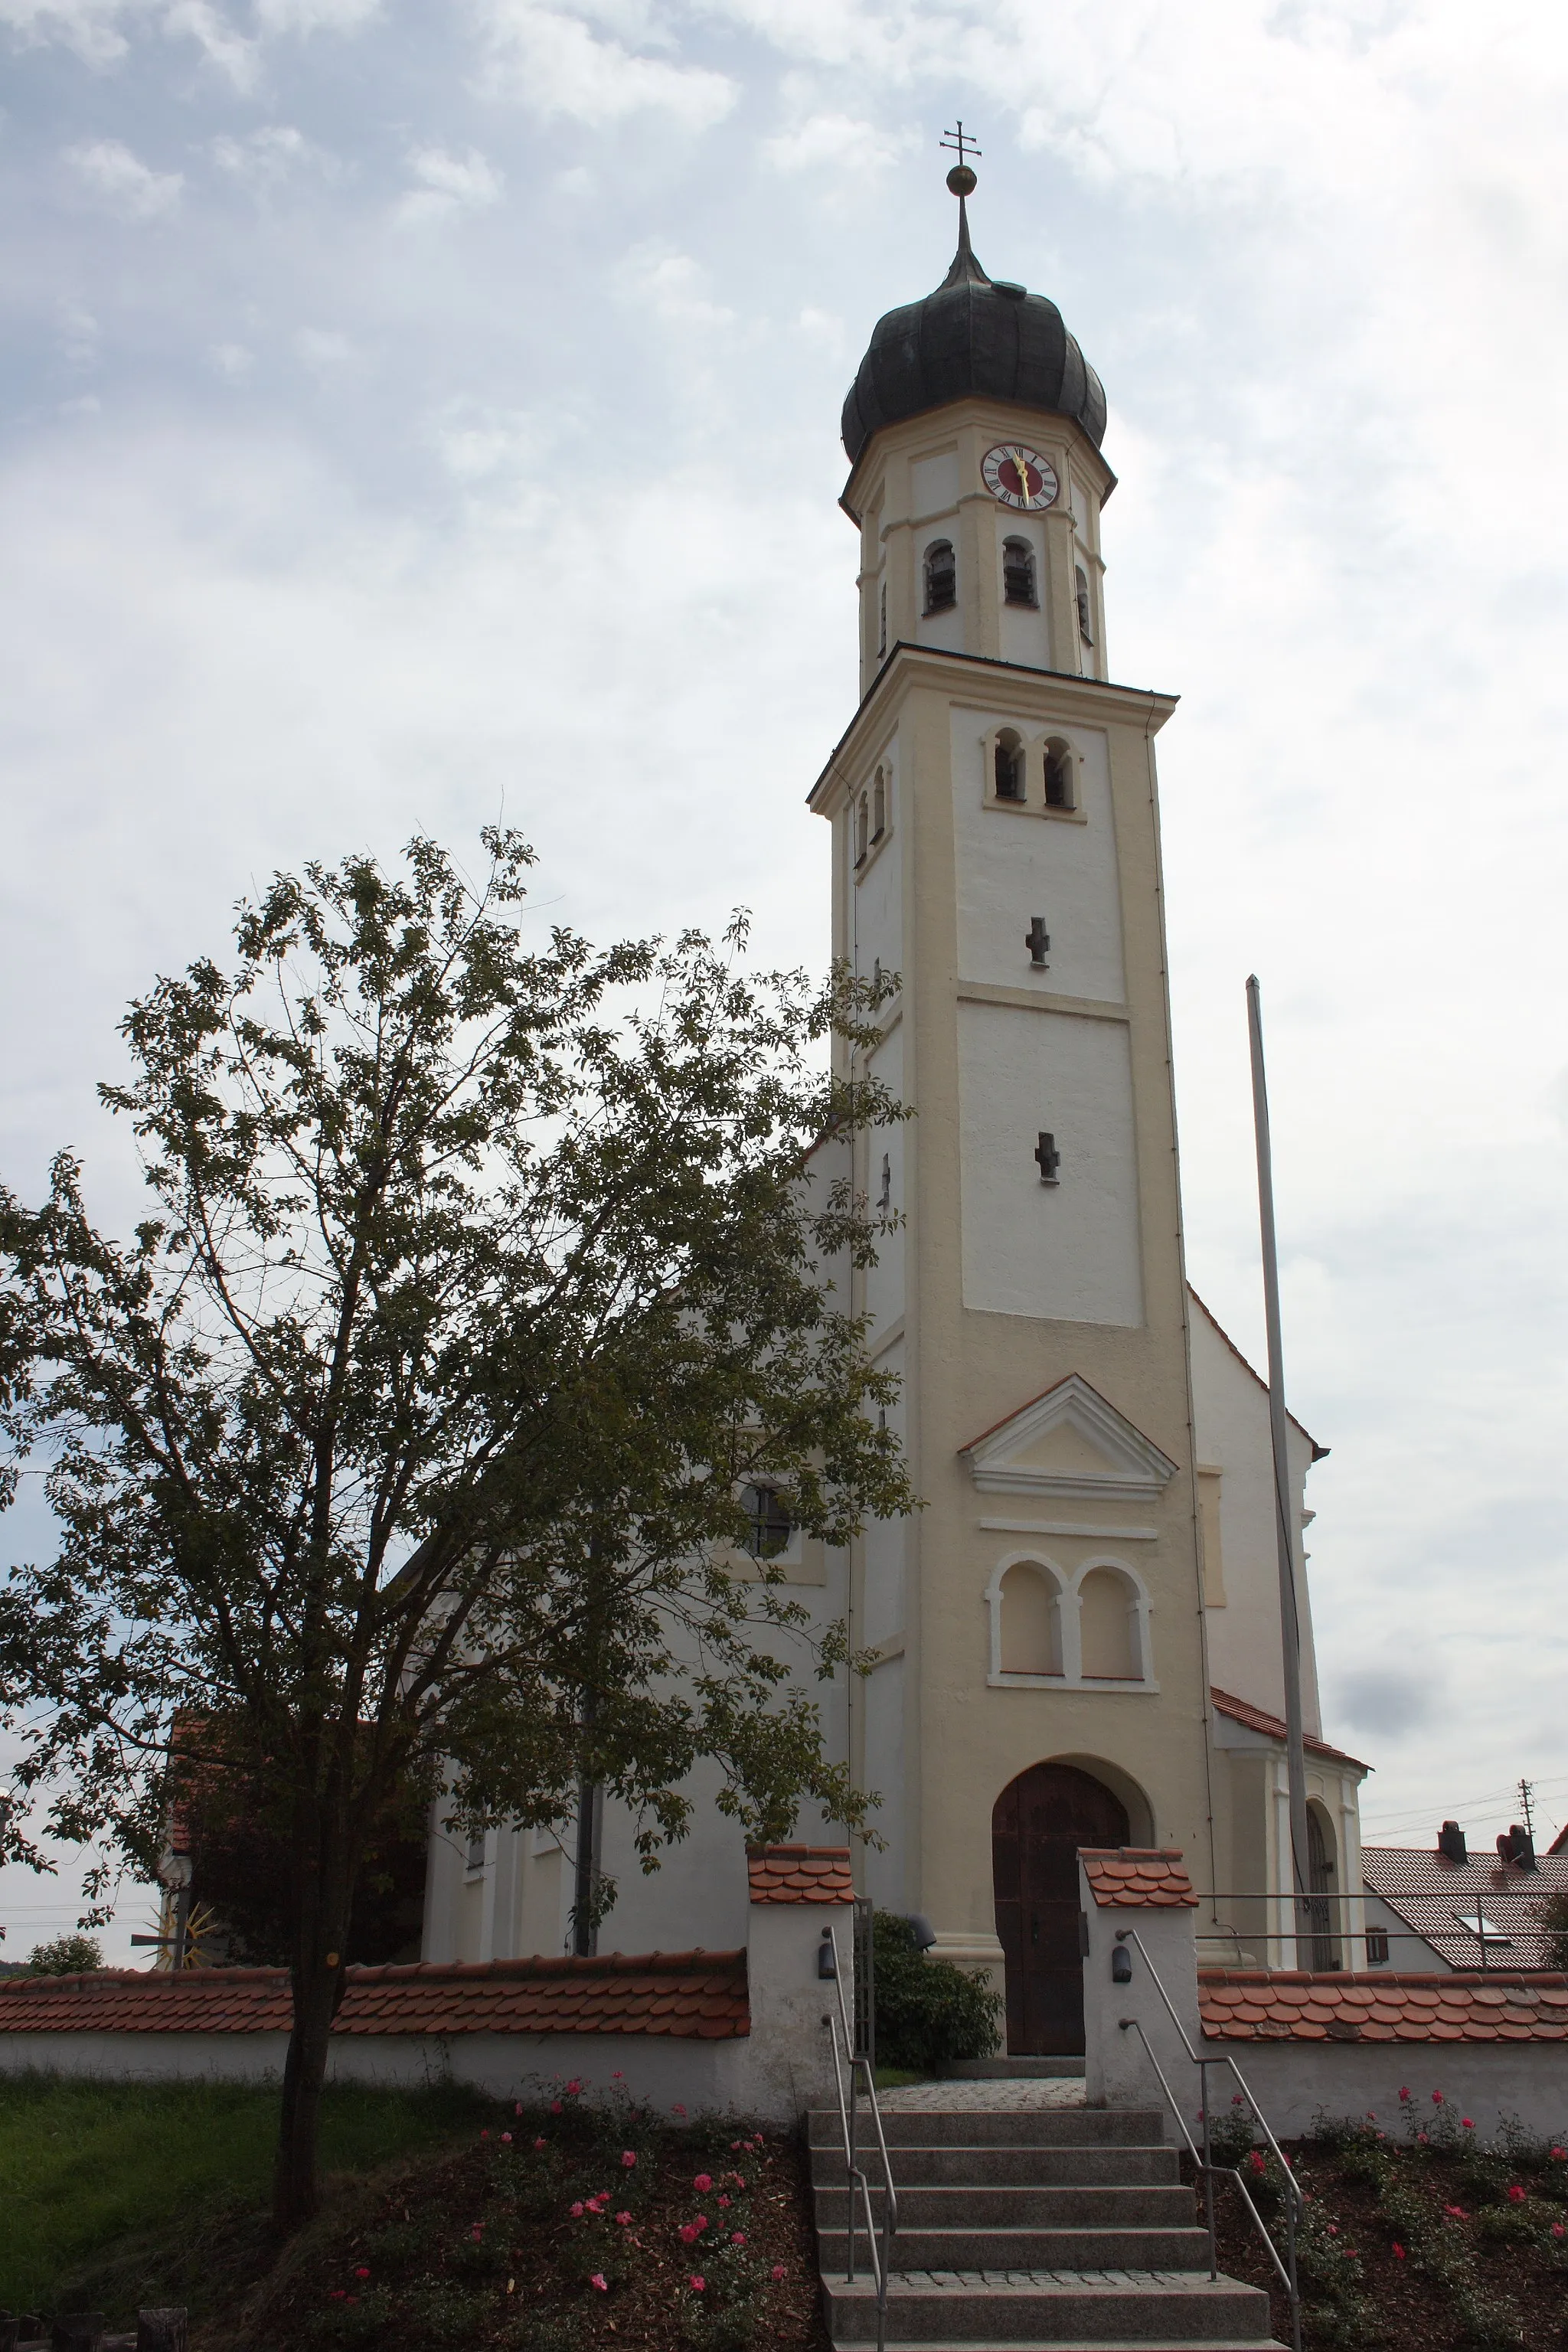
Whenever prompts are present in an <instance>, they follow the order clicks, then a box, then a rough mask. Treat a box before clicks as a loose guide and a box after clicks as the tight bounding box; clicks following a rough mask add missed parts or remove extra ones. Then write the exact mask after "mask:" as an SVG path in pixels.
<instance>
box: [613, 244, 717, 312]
mask: <svg viewBox="0 0 1568 2352" xmlns="http://www.w3.org/2000/svg"><path fill="white" fill-rule="evenodd" d="M616 282H617V284H618V286H619V289H620V291H621V293H622V294H623V295H624V296H625V297H626V298H627V299H629V300H631V301H634V302H639V303H642V304H644V305H645V306H646V307H647V309H648V310H651V311H652V312H653V313H654V316H655V317H656V318H658V319H659V320H663V321H664V322H665V323H666V324H667V325H670V326H679V327H721V326H728V325H729V324H730V323H731V320H733V319H734V316H735V313H734V312H733V310H726V309H725V308H724V306H723V304H722V303H720V302H714V301H712V300H710V298H709V295H708V290H707V289H708V273H707V271H706V270H705V269H704V268H703V267H702V265H701V264H700V262H697V261H694V260H693V259H692V257H691V256H690V255H689V253H671V252H670V251H668V248H667V247H662V246H658V245H639V246H636V247H633V249H632V251H631V252H630V253H628V254H627V255H626V258H625V259H624V261H623V262H622V264H621V266H620V268H619V270H618V271H617V272H616Z"/></svg>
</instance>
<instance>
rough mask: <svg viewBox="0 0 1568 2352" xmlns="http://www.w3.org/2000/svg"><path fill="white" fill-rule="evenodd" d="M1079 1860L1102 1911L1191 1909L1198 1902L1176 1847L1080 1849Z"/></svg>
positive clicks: (1178, 1849)
mask: <svg viewBox="0 0 1568 2352" xmlns="http://www.w3.org/2000/svg"><path fill="white" fill-rule="evenodd" d="M1079 1861H1080V1862H1081V1863H1082V1864H1083V1871H1084V1876H1085V1877H1086V1878H1087V1879H1088V1881H1089V1892H1090V1894H1091V1895H1093V1896H1094V1899H1095V1901H1096V1903H1097V1904H1098V1905H1099V1906H1100V1909H1101V1910H1104V1911H1173V1910H1190V1909H1192V1908H1193V1906H1194V1905H1195V1904H1196V1902H1197V1899H1198V1898H1197V1896H1196V1895H1194V1893H1193V1883H1192V1880H1191V1879H1190V1878H1189V1877H1188V1876H1187V1873H1186V1866H1185V1864H1184V1862H1183V1859H1182V1853H1181V1848H1180V1847H1179V1846H1169V1845H1165V1846H1140V1845H1120V1846H1104V1847H1100V1846H1081V1847H1080V1848H1079Z"/></svg>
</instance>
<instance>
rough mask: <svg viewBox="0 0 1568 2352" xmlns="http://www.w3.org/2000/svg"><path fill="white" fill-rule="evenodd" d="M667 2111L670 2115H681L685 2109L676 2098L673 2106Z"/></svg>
mask: <svg viewBox="0 0 1568 2352" xmlns="http://www.w3.org/2000/svg"><path fill="white" fill-rule="evenodd" d="M669 2112H670V2114H671V2115H672V2116H683V2115H684V2114H685V2113H686V2109H685V2108H684V2107H683V2106H682V2105H681V2104H680V2101H679V2099H677V2101H676V2103H675V2105H674V2106H672V2107H671V2109H670V2111H669Z"/></svg>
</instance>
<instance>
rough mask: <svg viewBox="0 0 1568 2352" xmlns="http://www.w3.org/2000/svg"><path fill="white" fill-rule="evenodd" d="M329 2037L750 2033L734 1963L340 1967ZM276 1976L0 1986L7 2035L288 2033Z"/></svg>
mask: <svg viewBox="0 0 1568 2352" xmlns="http://www.w3.org/2000/svg"><path fill="white" fill-rule="evenodd" d="M346 1977H347V1983H346V1985H345V1988H344V1992H343V1999H342V2007H341V2008H340V2009H339V2011H338V2013H337V2016H336V2017H335V2018H334V2020H333V2021H332V2031H333V2032H334V2033H418V2034H425V2033H431V2034H435V2033H439V2034H453V2033H617V2034H620V2033H646V2034H659V2035H663V2036H666V2037H667V2038H669V2039H672V2040H676V2041H688V2042H723V2041H731V2040H734V2039H737V2038H739V2037H740V2036H742V2035H743V2034H747V2033H749V2032H751V2030H752V2022H751V2009H750V2004H749V2000H748V1997H747V1987H746V1955H745V1953H744V1952H649V1953H641V1954H633V1955H629V1956H628V1955H627V1954H626V1953H623V1952H608V1953H604V1954H601V1955H600V1956H598V1957H597V1958H593V1959H575V1958H549V1959H518V1960H486V1961H476V1962H464V1961H449V1962H448V1961H442V1962H434V1961H420V1962H414V1963H411V1964H410V1965H407V1966H393V1967H386V1968H351V1969H348V1970H347V1971H346ZM292 2016H293V2004H292V2001H291V2000H290V1998H289V1977H288V1972H287V1970H286V1969H182V1970H181V1971H180V1973H179V1974H178V1975H177V1976H172V1975H169V1974H166V1973H158V1972H156V1971H153V1970H142V1969H100V1970H97V1971H96V1972H95V1973H94V1974H92V1975H91V1976H78V1977H12V1978H10V1979H7V1980H6V1981H5V1983H4V1984H0V2032H4V2033H286V2032H288V2031H289V2024H290V2022H291V2021H292Z"/></svg>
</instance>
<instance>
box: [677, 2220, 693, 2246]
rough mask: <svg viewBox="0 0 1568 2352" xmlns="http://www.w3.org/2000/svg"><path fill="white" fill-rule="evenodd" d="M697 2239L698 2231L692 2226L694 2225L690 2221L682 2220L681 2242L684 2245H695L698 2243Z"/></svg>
mask: <svg viewBox="0 0 1568 2352" xmlns="http://www.w3.org/2000/svg"><path fill="white" fill-rule="evenodd" d="M696 2240H697V2232H696V2231H695V2230H694V2229H693V2228H692V2226H691V2224H690V2222H689V2221H682V2223H681V2225H680V2242H681V2244H682V2245H683V2246H689V2245H694V2244H695V2243H696Z"/></svg>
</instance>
